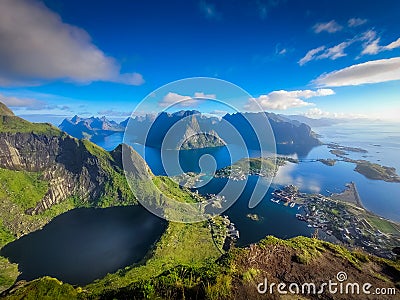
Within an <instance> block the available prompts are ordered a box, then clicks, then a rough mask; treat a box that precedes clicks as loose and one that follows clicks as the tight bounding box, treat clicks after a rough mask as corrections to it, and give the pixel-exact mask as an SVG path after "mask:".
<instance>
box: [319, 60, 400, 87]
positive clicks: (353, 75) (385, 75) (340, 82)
mask: <svg viewBox="0 0 400 300" xmlns="http://www.w3.org/2000/svg"><path fill="white" fill-rule="evenodd" d="M392 80H400V57H394V58H389V59H380V60H372V61H368V62H365V63H362V64H357V65H352V66H350V67H347V68H344V69H341V70H337V71H333V72H331V73H328V74H323V75H321V76H319V77H318V78H317V79H315V80H314V81H313V83H314V84H316V85H317V86H326V87H335V86H348V85H361V84H367V83H379V82H385V81H392Z"/></svg>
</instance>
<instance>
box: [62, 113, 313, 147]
mask: <svg viewBox="0 0 400 300" xmlns="http://www.w3.org/2000/svg"><path fill="white" fill-rule="evenodd" d="M265 116H266V117H267V119H268V121H269V124H270V125H271V129H272V131H273V133H274V135H275V142H276V145H277V148H278V151H281V152H283V153H286V152H287V153H290V152H293V151H292V150H293V149H294V148H299V149H300V151H301V150H302V149H303V150H304V151H307V149H308V150H309V149H311V148H312V147H314V146H316V145H319V144H320V141H319V140H318V139H317V137H316V135H315V134H314V132H313V131H312V130H311V127H310V126H309V125H307V124H305V123H304V122H300V121H298V120H294V119H291V118H289V117H286V116H282V115H277V114H273V113H235V114H226V115H225V116H224V117H223V118H222V119H219V118H216V117H209V116H205V115H203V114H201V113H200V112H199V111H196V110H181V111H178V112H174V113H167V112H161V113H159V114H158V115H151V114H148V115H145V116H136V117H133V118H128V119H126V120H124V121H122V122H120V123H117V122H115V121H110V120H108V119H107V118H106V117H102V118H96V117H91V118H80V117H78V116H74V117H73V118H72V119H65V120H64V121H63V122H62V123H61V124H60V126H59V128H60V129H61V130H63V131H65V132H67V133H68V134H70V135H72V136H74V137H76V138H89V139H90V138H91V137H94V136H108V135H111V134H114V133H116V132H123V131H125V129H127V131H126V135H127V136H128V137H129V139H130V140H129V142H137V143H140V144H145V145H148V146H151V147H155V148H160V147H161V145H162V143H164V146H166V147H167V148H173V149H176V148H180V149H194V148H205V147H215V146H221V145H223V144H224V143H229V142H232V141H233V139H234V136H233V135H234V134H236V133H239V135H240V136H241V137H243V140H244V142H245V143H246V146H247V147H248V148H250V149H259V148H260V146H259V138H258V137H257V134H256V133H255V132H254V130H253V128H252V125H251V124H259V125H258V126H264V124H265V120H266V119H265ZM128 122H129V127H128V128H127V125H128ZM249 122H250V123H251V124H250V123H249ZM226 124H231V125H232V126H230V127H229V128H228V127H227V126H226ZM232 128H235V129H236V132H233V130H232ZM261 128H262V127H261ZM169 132H170V134H169ZM199 132H201V133H199ZM289 148H290V150H288V151H286V150H285V149H289ZM306 148H307V149H306ZM295 152H298V151H295Z"/></svg>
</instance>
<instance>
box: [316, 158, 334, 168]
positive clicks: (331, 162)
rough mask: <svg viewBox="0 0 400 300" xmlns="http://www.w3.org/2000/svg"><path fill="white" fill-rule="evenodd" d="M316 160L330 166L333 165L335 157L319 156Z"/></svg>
mask: <svg viewBox="0 0 400 300" xmlns="http://www.w3.org/2000/svg"><path fill="white" fill-rule="evenodd" d="M317 161H319V162H321V163H323V164H324V165H327V166H330V167H332V166H334V165H335V164H336V162H337V159H332V158H327V159H324V158H319V159H317Z"/></svg>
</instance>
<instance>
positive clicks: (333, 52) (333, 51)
mask: <svg viewBox="0 0 400 300" xmlns="http://www.w3.org/2000/svg"><path fill="white" fill-rule="evenodd" d="M350 44H351V42H342V43H340V44H338V45H336V46H333V47H331V48H328V49H326V50H325V51H324V53H322V54H321V55H318V56H317V57H316V59H323V58H329V59H332V60H335V59H337V58H339V57H343V56H346V55H347V54H346V53H344V49H346V48H347V47H348V46H349V45H350Z"/></svg>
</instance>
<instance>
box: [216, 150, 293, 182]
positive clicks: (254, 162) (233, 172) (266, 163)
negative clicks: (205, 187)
mask: <svg viewBox="0 0 400 300" xmlns="http://www.w3.org/2000/svg"><path fill="white" fill-rule="evenodd" d="M287 162H290V163H298V162H299V161H298V160H297V159H295V158H292V157H286V156H278V157H276V158H275V157H257V158H242V159H241V160H239V161H237V162H235V163H234V164H233V165H231V166H228V167H225V168H222V169H219V170H217V172H216V173H215V175H214V177H217V178H218V177H222V178H229V179H232V180H236V181H239V180H245V179H246V178H247V176H249V175H256V176H261V177H274V176H275V175H276V173H277V172H278V170H279V167H281V166H284V165H285V164H286V163H287Z"/></svg>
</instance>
